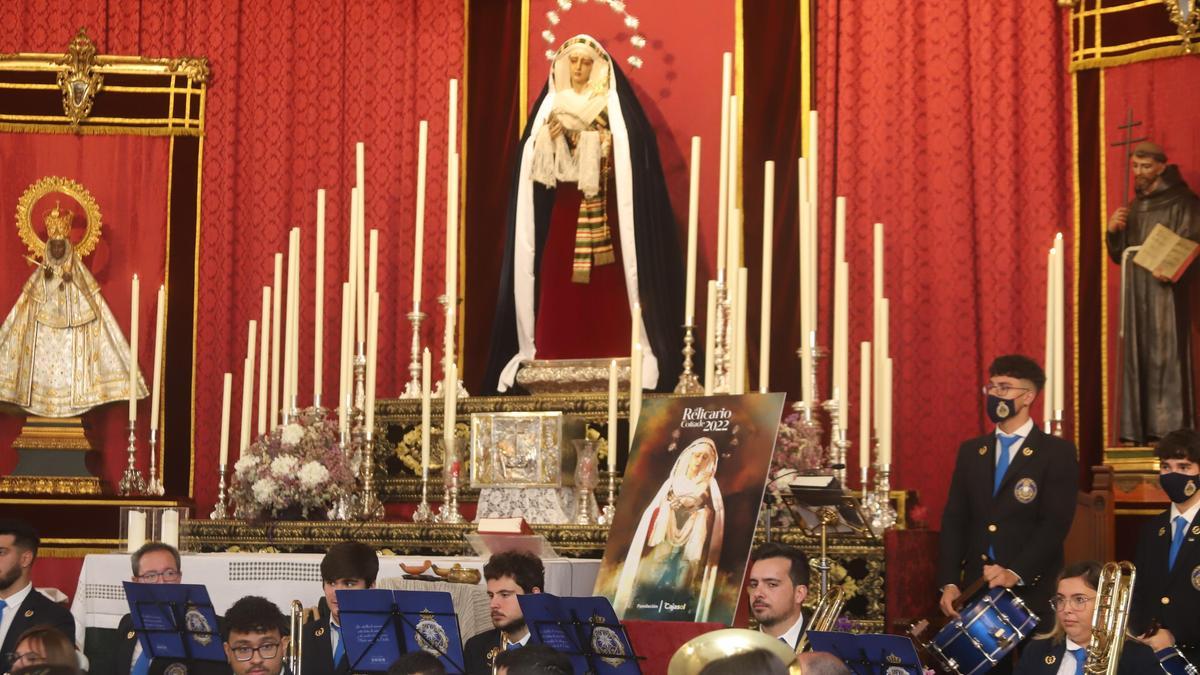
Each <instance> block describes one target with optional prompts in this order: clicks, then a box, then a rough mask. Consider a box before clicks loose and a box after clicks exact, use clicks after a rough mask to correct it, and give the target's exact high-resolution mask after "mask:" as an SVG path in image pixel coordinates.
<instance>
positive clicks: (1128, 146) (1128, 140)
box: [1110, 107, 1146, 206]
mask: <svg viewBox="0 0 1200 675" xmlns="http://www.w3.org/2000/svg"><path fill="white" fill-rule="evenodd" d="M1140 126H1142V122H1141V120H1137V121H1135V120H1134V119H1133V108H1132V107H1130V108H1127V109H1126V112H1125V123H1124V124H1118V125H1117V128H1118V129H1120V130H1121V131H1122V132H1123V133H1124V134H1125V138H1124V139H1122V140H1119V141H1117V142H1116V143H1111V144H1110V145H1111V147H1114V148H1117V147H1121V146H1124V147H1125V182H1124V183H1123V185H1124V186H1125V188H1124V189H1125V192H1124V195H1125V196H1124V201H1122V202H1121V206H1127V205H1128V204H1129V171H1130V168H1129V158H1130V157H1132V156H1133V146H1134V144H1136V143H1141V142H1142V141H1144V140H1146V137H1145V136H1142V137H1140V138H1133V128H1134V127H1140Z"/></svg>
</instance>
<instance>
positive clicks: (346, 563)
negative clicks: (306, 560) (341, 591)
mask: <svg viewBox="0 0 1200 675" xmlns="http://www.w3.org/2000/svg"><path fill="white" fill-rule="evenodd" d="M378 576H379V554H377V553H375V549H373V548H371V547H370V546H367V545H366V544H364V543H362V542H358V541H342V542H338V543H336V544H334V545H333V546H330V547H329V552H328V553H326V554H325V557H324V558H322V559H321V580H322V581H325V582H328V583H333V582H335V581H337V580H338V579H362V580H363V581H365V582H367V586H374V585H375V578H376V577H378Z"/></svg>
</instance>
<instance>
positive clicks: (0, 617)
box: [0, 600, 8, 621]
mask: <svg viewBox="0 0 1200 675" xmlns="http://www.w3.org/2000/svg"><path fill="white" fill-rule="evenodd" d="M5 607H8V603H7V602H5V601H3V600H0V621H4V608H5Z"/></svg>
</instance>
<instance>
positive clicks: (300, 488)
mask: <svg viewBox="0 0 1200 675" xmlns="http://www.w3.org/2000/svg"><path fill="white" fill-rule="evenodd" d="M354 464H355V462H354V461H352V460H351V459H350V458H348V457H346V454H345V453H344V452H343V451H342V448H341V446H340V445H339V444H338V428H337V423H336V422H335V421H331V420H328V419H326V418H324V417H323V416H316V415H311V414H310V415H305V414H301V415H300V416H298V417H297V419H295V420H293V421H291V422H290V423H288V424H282V425H280V426H278V427H276V428H275V429H274V431H271V432H270V433H268V434H266V435H264V436H261V437H260V438H259V439H258V440H256V441H255V442H254V443H251V444H250V447H249V448H247V449H246V451H245V452H243V453H242V456H241V457H240V458H238V461H237V463H236V464H234V467H233V468H234V471H233V481H232V488H231V490H230V494H231V495H232V498H233V503H234V504H236V505H237V514H238V516H239V517H241V518H247V519H250V520H257V519H261V518H265V517H268V516H271V517H276V516H278V515H279V514H280V513H281V512H284V511H291V512H295V513H298V515H299V516H300V517H307V516H308V514H309V511H323V510H325V509H328V508H329V507H330V505H331V504H332V503H333V502H334V501H335V500H336V499H337V498H338V497H339V496H341V495H346V494H351V493H352V492H353V491H354V489H355V487H356V485H357V479H356V476H357V475H358V470H357V467H356V466H354Z"/></svg>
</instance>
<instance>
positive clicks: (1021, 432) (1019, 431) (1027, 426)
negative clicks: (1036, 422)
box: [996, 417, 1033, 438]
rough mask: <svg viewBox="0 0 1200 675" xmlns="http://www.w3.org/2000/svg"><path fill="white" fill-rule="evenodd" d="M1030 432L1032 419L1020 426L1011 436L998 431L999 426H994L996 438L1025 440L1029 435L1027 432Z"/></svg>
mask: <svg viewBox="0 0 1200 675" xmlns="http://www.w3.org/2000/svg"><path fill="white" fill-rule="evenodd" d="M1031 431H1033V418H1032V417H1030V418H1029V419H1027V420H1025V424H1022V425H1021V426H1019V427H1017V430H1016V431H1014V432H1012V433H1011V434H1006V433H1004V432H1003V431H1000V425H998V424H997V425H996V436H1020V437H1021V438H1025V437H1026V436H1028V435H1029V432H1031Z"/></svg>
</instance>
